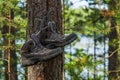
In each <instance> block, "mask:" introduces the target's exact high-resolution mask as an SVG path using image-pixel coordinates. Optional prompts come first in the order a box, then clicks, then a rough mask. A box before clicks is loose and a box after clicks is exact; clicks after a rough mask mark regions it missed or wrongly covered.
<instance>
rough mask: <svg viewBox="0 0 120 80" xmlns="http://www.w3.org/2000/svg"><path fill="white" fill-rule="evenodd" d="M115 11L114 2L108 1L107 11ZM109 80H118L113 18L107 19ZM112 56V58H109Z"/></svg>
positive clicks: (116, 37)
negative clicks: (108, 28)
mask: <svg viewBox="0 0 120 80" xmlns="http://www.w3.org/2000/svg"><path fill="white" fill-rule="evenodd" d="M115 9H116V0H110V3H109V10H110V11H114V10H115ZM109 27H110V33H109V50H108V52H109V56H110V57H109V66H108V70H109V80H119V79H120V78H119V77H120V72H119V71H118V70H119V65H120V64H119V62H120V59H119V54H118V45H119V44H118V34H117V23H116V20H115V17H114V16H111V17H110V19H109ZM111 55H112V56H111Z"/></svg>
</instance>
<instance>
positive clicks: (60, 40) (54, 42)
mask: <svg viewBox="0 0 120 80" xmlns="http://www.w3.org/2000/svg"><path fill="white" fill-rule="evenodd" d="M76 39H77V35H76V34H75V33H72V34H70V35H68V36H65V35H61V34H58V33H51V34H50V37H48V38H47V39H45V42H44V43H45V44H46V47H47V48H50V49H52V48H56V47H63V46H65V45H68V44H70V43H71V42H73V41H74V40H76Z"/></svg>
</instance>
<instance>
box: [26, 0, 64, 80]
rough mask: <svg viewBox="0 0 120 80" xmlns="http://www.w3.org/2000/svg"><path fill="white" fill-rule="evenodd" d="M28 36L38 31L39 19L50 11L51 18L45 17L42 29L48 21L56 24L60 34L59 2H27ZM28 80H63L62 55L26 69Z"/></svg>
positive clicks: (38, 0)
mask: <svg viewBox="0 0 120 80" xmlns="http://www.w3.org/2000/svg"><path fill="white" fill-rule="evenodd" d="M27 1H28V2H27V3H28V19H29V20H28V24H29V34H28V35H29V36H30V34H32V33H35V32H37V31H38V30H40V21H39V20H40V19H43V17H44V16H45V14H46V12H49V11H50V9H52V11H53V12H52V17H51V18H50V17H47V18H46V22H45V24H44V26H43V27H45V26H46V25H47V23H48V21H49V20H52V21H54V22H55V23H56V29H57V31H59V32H62V14H61V9H62V8H61V0H27ZM28 80H63V54H62V55H59V56H57V57H56V58H54V59H51V60H49V61H46V62H39V64H36V65H33V66H30V67H28Z"/></svg>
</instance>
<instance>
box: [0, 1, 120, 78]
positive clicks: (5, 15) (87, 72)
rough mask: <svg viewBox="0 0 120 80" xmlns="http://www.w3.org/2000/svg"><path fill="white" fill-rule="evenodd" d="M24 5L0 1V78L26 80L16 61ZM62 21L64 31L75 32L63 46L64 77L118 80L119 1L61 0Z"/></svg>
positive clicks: (24, 28)
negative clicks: (75, 37)
mask: <svg viewBox="0 0 120 80" xmlns="http://www.w3.org/2000/svg"><path fill="white" fill-rule="evenodd" d="M83 3H85V4H84V5H83ZM26 5H27V4H26V2H25V0H0V80H7V75H9V74H12V75H14V76H15V77H16V80H27V78H26V76H27V75H26V72H27V71H26V68H24V67H21V61H20V57H21V55H20V48H21V46H22V44H23V43H24V42H25V40H26V32H27V22H28V19H27V10H26ZM76 5H77V7H76ZM63 21H64V24H63V25H64V34H66V35H67V34H70V33H72V32H74V33H76V34H77V35H78V39H77V40H76V41H75V42H74V43H72V44H70V45H68V46H66V47H65V61H64V74H65V76H64V78H65V80H119V79H120V0H74V1H72V0H64V1H63ZM9 53H10V54H9Z"/></svg>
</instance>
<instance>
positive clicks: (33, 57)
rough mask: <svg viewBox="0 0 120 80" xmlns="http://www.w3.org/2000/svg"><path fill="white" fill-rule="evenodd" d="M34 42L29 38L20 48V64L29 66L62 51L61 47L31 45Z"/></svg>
mask: <svg viewBox="0 0 120 80" xmlns="http://www.w3.org/2000/svg"><path fill="white" fill-rule="evenodd" d="M33 46H34V42H33V41H32V40H29V41H27V42H25V43H24V44H23V46H22V48H21V53H22V54H21V62H22V66H23V67H26V66H31V65H34V64H36V63H38V62H40V61H46V60H49V59H52V58H54V57H56V56H57V55H59V54H60V53H62V52H63V50H62V48H60V47H58V48H54V49H47V48H45V47H43V46H42V47H33Z"/></svg>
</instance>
